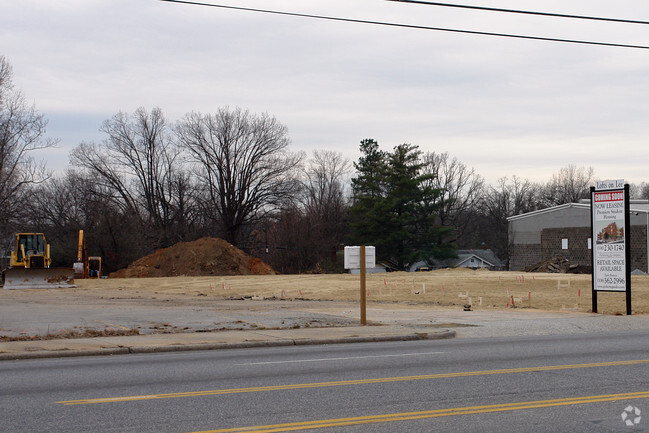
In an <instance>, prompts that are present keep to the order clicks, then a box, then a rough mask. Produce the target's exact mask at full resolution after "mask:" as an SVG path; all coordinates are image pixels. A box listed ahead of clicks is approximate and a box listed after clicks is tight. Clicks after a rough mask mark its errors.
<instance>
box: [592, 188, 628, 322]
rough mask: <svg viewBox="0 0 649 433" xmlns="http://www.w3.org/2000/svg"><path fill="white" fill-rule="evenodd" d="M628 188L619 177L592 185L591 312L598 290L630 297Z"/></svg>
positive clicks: (594, 306) (595, 307) (594, 308)
mask: <svg viewBox="0 0 649 433" xmlns="http://www.w3.org/2000/svg"><path fill="white" fill-rule="evenodd" d="M628 188H629V187H628V185H624V181H622V180H613V181H603V182H598V183H597V187H593V188H591V221H592V223H591V227H592V244H593V249H592V253H593V312H595V311H596V309H597V306H596V302H597V301H596V299H597V298H596V292H597V291H607V292H627V295H628V296H627V297H628V298H629V299H630V296H629V295H630V285H631V284H630V280H631V278H630V272H629V266H630V260H629V258H630V254H629V253H630V246H629V244H630V242H629V241H630V236H629V229H630V224H629V189H628ZM627 309H628V310H630V305H628V308H627ZM628 314H630V311H629V312H628Z"/></svg>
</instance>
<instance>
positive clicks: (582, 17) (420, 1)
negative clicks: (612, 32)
mask: <svg viewBox="0 0 649 433" xmlns="http://www.w3.org/2000/svg"><path fill="white" fill-rule="evenodd" d="M386 1H390V2H398V3H415V4H422V5H427V6H441V7H448V8H460V9H475V10H481V11H491V12H506V13H513V14H525V15H540V16H545V17H558V18H573V19H580V20H594V21H610V22H614V23H625V24H649V21H641V20H627V19H623V18H606V17H592V16H587V15H569V14H558V13H552V12H537V11H526V10H518V9H503V8H491V7H486V6H473V5H461V4H453V3H440V2H431V1H424V0H386Z"/></svg>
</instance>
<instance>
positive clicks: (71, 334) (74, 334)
mask: <svg viewBox="0 0 649 433" xmlns="http://www.w3.org/2000/svg"><path fill="white" fill-rule="evenodd" d="M123 335H140V331H138V330H137V329H92V328H88V329H84V330H82V331H77V330H71V331H68V330H66V331H61V332H53V333H47V334H45V335H39V334H31V335H27V334H24V335H18V336H9V335H0V342H4V341H38V340H57V339H68V338H95V337H118V336H123Z"/></svg>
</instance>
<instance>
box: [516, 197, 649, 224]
mask: <svg viewBox="0 0 649 433" xmlns="http://www.w3.org/2000/svg"><path fill="white" fill-rule="evenodd" d="M568 208H575V209H586V210H589V211H590V200H581V201H580V202H579V203H565V204H560V205H558V206H552V207H548V208H545V209H539V210H535V211H532V212H527V213H522V214H519V215H512V216H510V217H507V221H516V220H519V219H523V218H530V217H535V216H539V215H543V214H545V213H550V212H556V211H559V210H562V209H568ZM629 211H630V212H635V213H636V214H638V213H647V214H649V203H648V202H647V201H646V200H631V201H630V206H629Z"/></svg>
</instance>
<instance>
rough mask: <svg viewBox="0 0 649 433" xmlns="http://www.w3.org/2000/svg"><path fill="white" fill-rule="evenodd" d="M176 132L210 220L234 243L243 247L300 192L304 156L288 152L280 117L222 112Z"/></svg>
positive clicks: (192, 119)
mask: <svg viewBox="0 0 649 433" xmlns="http://www.w3.org/2000/svg"><path fill="white" fill-rule="evenodd" d="M176 131H177V135H178V138H179V142H180V143H181V144H182V146H183V147H184V148H185V149H187V150H188V151H189V154H190V159H191V160H192V161H193V162H194V163H195V168H196V176H197V179H198V183H199V186H200V187H201V188H202V191H203V192H204V194H205V203H204V204H205V205H207V207H208V208H207V211H208V214H207V215H208V217H209V218H211V219H212V220H213V222H214V224H215V225H216V226H217V227H218V228H219V229H220V230H221V232H222V236H223V237H224V238H225V239H226V240H227V241H228V242H230V243H233V244H235V245H237V244H238V245H242V244H243V242H244V241H245V239H244V238H245V237H246V233H245V230H247V229H250V227H251V226H252V225H253V224H254V223H256V222H257V221H259V219H260V218H261V217H262V216H263V214H264V212H267V211H270V210H272V209H275V208H277V207H278V205H279V204H280V203H281V202H282V201H283V200H286V198H287V197H289V196H292V195H294V194H295V193H296V192H297V189H298V187H299V184H298V183H297V182H296V179H297V174H298V173H297V169H298V168H299V167H300V164H301V162H302V158H303V156H302V155H301V154H293V153H290V152H288V145H289V139H288V137H287V128H286V126H284V125H282V124H281V123H279V122H278V121H277V120H276V119H275V118H274V117H271V116H269V115H267V114H262V115H253V114H250V113H249V112H248V111H247V110H246V111H244V110H241V109H239V108H237V109H235V110H230V109H228V108H222V109H219V110H218V111H217V112H216V113H215V114H209V115H203V114H199V113H191V114H188V115H187V116H185V118H184V119H183V120H182V121H181V122H179V124H178V127H177V130H176Z"/></svg>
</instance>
